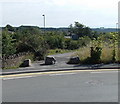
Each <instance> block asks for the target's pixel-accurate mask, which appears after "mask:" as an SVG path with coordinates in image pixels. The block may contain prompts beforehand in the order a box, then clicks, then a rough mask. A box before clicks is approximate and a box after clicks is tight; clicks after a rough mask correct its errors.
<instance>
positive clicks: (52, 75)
mask: <svg viewBox="0 0 120 104" xmlns="http://www.w3.org/2000/svg"><path fill="white" fill-rule="evenodd" d="M73 74H76V73H62V74H49V76H59V75H73Z"/></svg>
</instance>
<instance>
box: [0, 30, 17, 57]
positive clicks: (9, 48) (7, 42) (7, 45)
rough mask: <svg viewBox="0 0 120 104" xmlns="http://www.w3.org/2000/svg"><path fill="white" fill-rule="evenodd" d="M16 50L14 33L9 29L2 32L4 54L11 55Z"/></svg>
mask: <svg viewBox="0 0 120 104" xmlns="http://www.w3.org/2000/svg"><path fill="white" fill-rule="evenodd" d="M15 52H16V48H15V43H14V39H13V34H11V33H9V32H8V30H4V31H3V32H2V54H3V55H4V56H5V55H7V56H8V55H11V54H14V53H15Z"/></svg>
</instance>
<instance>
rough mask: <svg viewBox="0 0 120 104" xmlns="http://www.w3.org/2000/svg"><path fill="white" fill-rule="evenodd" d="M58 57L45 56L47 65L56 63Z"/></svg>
mask: <svg viewBox="0 0 120 104" xmlns="http://www.w3.org/2000/svg"><path fill="white" fill-rule="evenodd" d="M55 62H56V59H55V58H54V57H53V56H47V57H46V58H45V65H53V64H55Z"/></svg>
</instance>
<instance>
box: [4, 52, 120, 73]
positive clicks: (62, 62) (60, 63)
mask: <svg viewBox="0 0 120 104" xmlns="http://www.w3.org/2000/svg"><path fill="white" fill-rule="evenodd" d="M72 54H73V53H72V52H71V53H64V54H57V55H52V56H54V57H55V58H56V60H57V62H56V63H55V64H54V65H44V61H36V62H34V63H32V66H30V67H24V68H18V69H4V70H2V75H11V74H23V73H37V72H49V71H68V70H97V69H119V68H120V66H119V65H120V64H117V63H111V64H95V65H69V64H66V63H67V61H68V60H69V58H70V57H71V55H72Z"/></svg>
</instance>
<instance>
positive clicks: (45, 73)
mask: <svg viewBox="0 0 120 104" xmlns="http://www.w3.org/2000/svg"><path fill="white" fill-rule="evenodd" d="M118 70H119V69H97V70H69V71H67V70H66V71H52V72H37V73H24V74H14V75H1V76H0V78H8V77H22V76H33V75H48V74H59V73H73V72H74V73H75V72H100V71H118Z"/></svg>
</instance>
